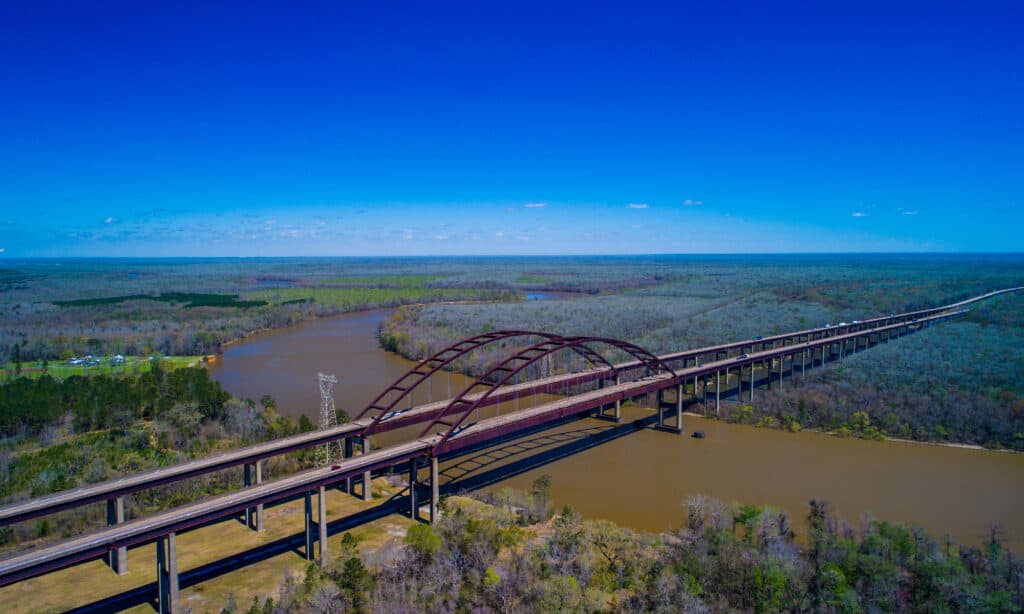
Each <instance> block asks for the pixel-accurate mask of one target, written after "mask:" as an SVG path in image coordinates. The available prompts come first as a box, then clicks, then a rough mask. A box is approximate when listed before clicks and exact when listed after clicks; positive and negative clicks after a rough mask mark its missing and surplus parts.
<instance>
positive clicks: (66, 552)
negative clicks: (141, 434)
mask: <svg viewBox="0 0 1024 614" xmlns="http://www.w3.org/2000/svg"><path fill="white" fill-rule="evenodd" d="M961 313H964V311H957V312H951V313H942V314H939V315H934V316H930V317H928V318H921V319H919V320H918V321H919V322H926V321H931V320H941V319H945V318H949V317H954V316H956V315H959V314H961ZM905 326H907V323H906V322H903V323H898V324H891V325H888V326H881V327H877V328H874V329H871V330H870V331H860V332H854V333H848V334H846V335H839V336H836V337H828V338H824V339H819V340H815V341H809V342H806V343H804V344H802V345H797V346H792V345H791V346H786V347H782V348H774V349H769V350H764V351H762V352H757V353H752V354H749V355H748V356H747V357H745V358H740V357H735V358H727V359H723V360H718V361H714V362H710V363H705V364H703V365H700V366H695V367H689V368H686V369H682V370H679V371H677V373H676V375H675V376H672V375H670V374H659V375H657V376H653V377H647V378H643V379H640V380H637V381H631V382H625V383H622V384H617V385H612V386H609V387H605V388H601V389H598V390H593V391H588V392H583V393H580V394H577V395H573V396H571V397H566V398H562V399H558V400H555V401H552V402H549V403H545V404H542V405H539V406H537V407H535V408H530V409H523V410H520V411H517V412H513V413H510V414H506V415H504V416H498V417H494V418H488V419H486V420H482V421H480V422H477V423H475V424H471V425H469V426H467V427H465V428H463V429H461V430H460V431H459V432H458V433H455V434H454V435H453V436H452V437H451V438H450V439H449V440H448V442H447V445H446V446H445V448H444V450H442V452H444V453H451V452H456V451H458V450H460V449H463V448H466V447H469V446H473V445H478V444H480V443H482V442H483V443H485V442H487V441H490V440H494V439H497V438H499V437H506V436H509V435H512V434H515V433H516V432H520V431H523V430H525V429H527V428H531V427H534V426H538V425H543V424H545V423H550V422H553V421H556V420H559V419H561V418H564V417H566V416H569V415H573V414H578V413H582V412H586V411H590V410H592V409H594V408H596V407H598V406H600V405H602V404H604V403H608V402H611V401H614V400H618V399H626V398H630V397H635V396H638V395H640V394H644V393H645V392H649V391H652V390H659V389H664V388H668V387H670V386H675V385H678V384H680V383H682V382H684V381H687V380H689V379H690V378H692V377H694V376H698V377H699V376H701V375H706V374H711V373H715V372H717V371H719V370H721V369H724V368H726V367H733V366H741V365H743V366H745V365H750V364H755V363H758V362H763V361H765V360H769V359H773V358H778V357H781V356H785V355H789V354H794V353H795V352H798V351H803V350H805V349H811V348H817V347H824V346H827V345H830V344H835V343H839V342H843V341H849V340H852V339H856V338H858V337H862V336H864V335H866V334H874V333H876V332H882V331H886V330H895V329H899V328H902V327H905ZM343 426H344V425H343ZM339 428H341V427H339ZM440 440H441V436H440V435H434V436H428V437H425V438H421V439H417V440H414V441H411V442H406V443H403V444H398V445H394V446H390V447H388V448H384V449H381V450H377V451H374V452H370V453H369V454H366V455H362V456H356V457H353V458H349V459H346V460H344V461H342V462H341V463H338V465H339V468H338V469H332V468H322V469H313V470H309V471H304V472H301V473H298V474H295V475H292V476H288V477H285V478H281V479H278V480H275V481H272V482H267V483H264V484H262V485H258V486H254V487H250V488H246V489H243V490H240V491H236V492H232V493H228V494H225V495H221V496H218V497H214V498H211V499H209V500H206V501H201V502H198V503H193V504H190V505H186V506H182V507H179V508H175V509H172V510H168V511H166V512H162V513H159V514H156V515H153V516H150V517H146V518H140V519H137V520H133V521H130V522H126V523H124V524H120V525H116V526H113V527H110V528H106V529H102V530H100V531H97V532H94V533H91V534H89V535H85V536H82V537H78V538H73V539H70V540H67V541H65V542H62V543H59V544H56V545H54V546H50V547H47V548H42V549H39V550H35V551H31V552H27V553H24V554H20V555H16V556H13V557H10V558H7V559H3V560H0V586H4V585H7V584H10V583H13V582H17V581H19V580H22V579H25V578H27V577H32V576H35V575H39V574H42V573H46V572H48V571H52V570H54V569H59V568H61V567H66V566H69V565H72V564H74V563H77V562H81V561H84V560H88V559H91V558H96V557H99V556H102V555H103V554H105V553H107V552H109V551H111V550H113V549H115V548H119V547H124V546H132V545H136V544H140V543H144V542H146V541H150V540H153V539H155V538H157V537H159V536H161V535H166V534H168V533H170V532H177V531H181V530H185V529H188V528H191V527H195V526H198V525H201V524H205V523H207V522H211V521H213V520H217V519H219V518H224V517H226V516H229V515H231V514H234V513H238V512H241V511H242V510H245V509H248V508H251V507H253V506H255V505H258V504H261V503H263V504H266V503H273V502H276V501H280V500H282V499H286V498H289V497H292V496H295V495H297V494H300V493H303V492H307V491H310V490H313V489H315V488H318V487H320V486H323V485H329V484H334V483H337V482H340V481H341V480H343V479H345V478H346V477H351V476H355V475H358V474H360V473H362V472H364V471H371V470H374V469H380V468H383V467H389V466H394V465H396V464H398V463H400V462H403V461H405V460H408V459H412V458H416V457H419V456H424V455H427V454H429V453H430V452H431V451H432V450H433V448H434V447H435V446H436V445H437V444H438V442H439V441H440Z"/></svg>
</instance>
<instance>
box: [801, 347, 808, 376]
mask: <svg viewBox="0 0 1024 614" xmlns="http://www.w3.org/2000/svg"><path fill="white" fill-rule="evenodd" d="M805 375H807V350H804V351H802V352H800V376H801V377H803V376H805Z"/></svg>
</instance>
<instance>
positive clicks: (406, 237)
mask: <svg viewBox="0 0 1024 614" xmlns="http://www.w3.org/2000/svg"><path fill="white" fill-rule="evenodd" d="M402 240H403V241H412V230H410V229H409V228H406V229H405V230H403V231H402Z"/></svg>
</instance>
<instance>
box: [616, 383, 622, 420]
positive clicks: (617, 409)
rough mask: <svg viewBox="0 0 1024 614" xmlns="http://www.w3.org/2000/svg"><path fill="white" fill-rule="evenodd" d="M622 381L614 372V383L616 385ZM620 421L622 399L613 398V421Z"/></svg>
mask: <svg viewBox="0 0 1024 614" xmlns="http://www.w3.org/2000/svg"><path fill="white" fill-rule="evenodd" d="M621 383H622V376H621V375H619V374H618V373H616V374H615V385H616V386H618V385H619V384H621ZM621 421H622V401H621V400H620V399H615V422H621Z"/></svg>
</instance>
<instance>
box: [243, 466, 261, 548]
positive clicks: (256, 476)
mask: <svg viewBox="0 0 1024 614" xmlns="http://www.w3.org/2000/svg"><path fill="white" fill-rule="evenodd" d="M244 472H245V486H246V487H249V486H252V485H253V484H262V483H263V461H256V462H255V463H252V464H250V463H246V464H245V468H244ZM245 526H247V527H249V528H250V529H253V530H255V531H262V530H263V504H262V503H260V504H259V505H257V506H256V507H250V508H249V509H247V510H245Z"/></svg>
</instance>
